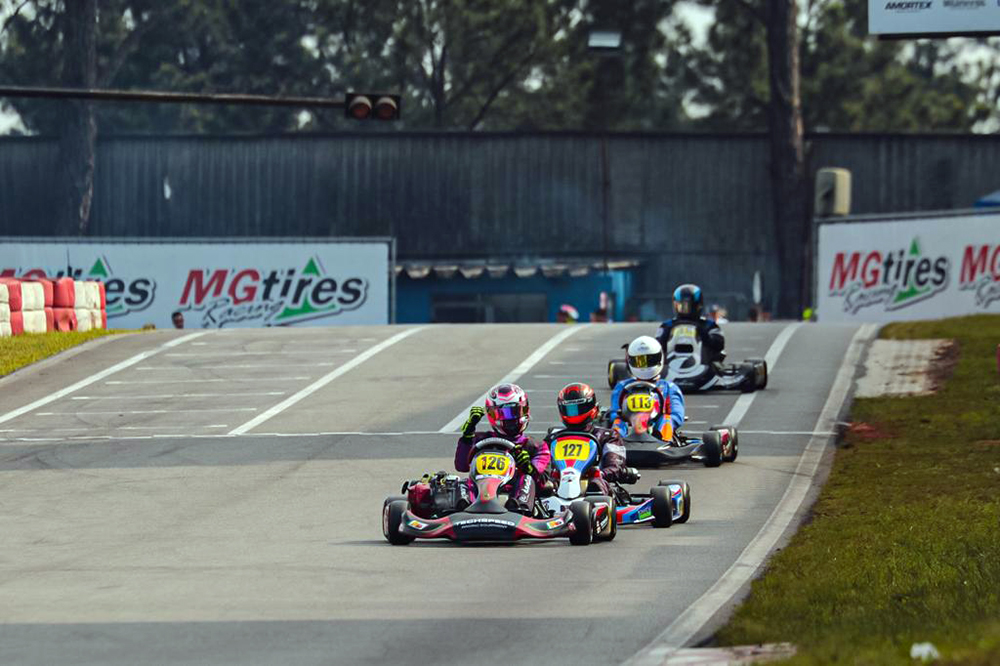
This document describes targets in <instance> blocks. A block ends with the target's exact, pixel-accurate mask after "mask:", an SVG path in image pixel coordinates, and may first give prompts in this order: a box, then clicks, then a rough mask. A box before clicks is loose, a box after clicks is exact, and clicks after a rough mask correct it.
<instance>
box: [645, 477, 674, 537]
mask: <svg viewBox="0 0 1000 666" xmlns="http://www.w3.org/2000/svg"><path fill="white" fill-rule="evenodd" d="M649 494H650V495H652V496H653V527H670V526H671V525H673V523H674V505H673V503H672V502H671V501H670V489H669V488H666V487H664V486H654V487H653V488H650V489H649Z"/></svg>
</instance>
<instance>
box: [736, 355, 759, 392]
mask: <svg viewBox="0 0 1000 666" xmlns="http://www.w3.org/2000/svg"><path fill="white" fill-rule="evenodd" d="M737 368H738V372H739V373H740V374H741V375H743V381H742V382H740V392H741V393H753V392H754V391H756V390H757V370H756V368H755V367H754V365H753V364H752V363H746V362H744V363H740V364H739V365H738V366H737Z"/></svg>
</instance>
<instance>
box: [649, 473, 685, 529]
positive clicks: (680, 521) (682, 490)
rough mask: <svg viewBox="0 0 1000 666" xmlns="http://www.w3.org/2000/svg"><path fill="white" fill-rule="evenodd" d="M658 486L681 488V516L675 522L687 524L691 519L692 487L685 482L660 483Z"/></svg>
mask: <svg viewBox="0 0 1000 666" xmlns="http://www.w3.org/2000/svg"><path fill="white" fill-rule="evenodd" d="M656 485H658V486H664V487H666V488H669V487H670V486H680V487H681V497H680V504H681V511H680V513H681V515H680V516H678V517H677V518H674V522H675V523H678V524H683V523H686V522H687V521H688V518H690V517H691V486H689V485H688V484H687V482H685V481H676V480H670V481H660V482H659V483H658V484H656Z"/></svg>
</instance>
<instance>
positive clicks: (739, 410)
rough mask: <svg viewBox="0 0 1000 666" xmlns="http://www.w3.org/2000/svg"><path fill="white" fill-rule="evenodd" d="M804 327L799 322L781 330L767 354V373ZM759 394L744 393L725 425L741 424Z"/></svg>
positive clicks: (730, 412) (731, 410) (723, 420)
mask: <svg viewBox="0 0 1000 666" xmlns="http://www.w3.org/2000/svg"><path fill="white" fill-rule="evenodd" d="M800 326H802V322H797V323H795V324H789V325H788V326H785V327H784V328H783V329H781V332H780V333H778V335H777V337H775V338H774V342H772V343H771V347H770V348H769V349H768V350H767V354H766V355H765V356H764V360H765V361H767V372H768V374H769V375H770V374H771V371H772V370H773V369H774V366H776V365H777V364H778V357H779V356H781V352H783V351H784V350H785V345H787V344H788V341H789V340H791V339H792V336H793V335H794V334H795V331H797V330H799V327H800ZM756 395H757V393H756V392H754V393H743V394H741V395H740V397H738V398H736V403H735V404H734V405H733V408H732V409H730V410H729V413H728V414H727V415H726V418H724V419H722V423H723V425H731V426H736V425H739V424H740V421H742V420H743V417H744V416H746V413H747V410H749V409H750V403H752V402H753V399H754V396H756Z"/></svg>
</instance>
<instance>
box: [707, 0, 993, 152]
mask: <svg viewBox="0 0 1000 666" xmlns="http://www.w3.org/2000/svg"><path fill="white" fill-rule="evenodd" d="M765 2H766V0H706V2H705V3H703V4H711V5H712V6H713V7H714V8H715V11H716V18H717V20H716V22H715V23H714V24H713V25H712V27H711V28H710V29H709V33H708V39H707V44H706V46H707V48H705V49H703V50H700V51H699V52H698V53H696V54H695V63H694V69H695V70H697V71H698V72H699V73H700V79H701V80H700V81H696V82H695V85H694V93H693V100H694V101H695V102H696V103H697V104H698V105H700V106H701V107H703V108H705V109H708V110H709V112H708V114H707V116H706V117H705V118H704V119H703V120H702V121H701V122H702V125H703V126H705V127H708V128H713V129H716V128H727V129H741V130H753V129H757V130H759V129H763V128H764V127H765V125H766V122H765V117H764V109H765V105H766V103H767V99H768V92H767V60H766V57H765V55H766V54H765V51H764V32H763V26H760V25H757V24H756V22H755V21H754V19H753V16H752V13H753V11H762V10H763V8H764V6H765ZM865 5H866V2H865V0H812V1H811V2H809V3H807V5H806V6H805V7H803V8H802V11H801V13H800V25H801V28H802V42H801V72H802V107H803V117H804V121H805V125H806V129H807V130H816V129H819V130H830V131H849V132H876V131H880V132H885V131H893V132H933V131H969V130H971V129H973V128H974V127H976V126H977V123H978V124H981V123H983V122H984V121H986V120H987V119H988V118H990V117H991V116H992V117H994V118H995V117H997V116H998V115H1000V114H998V110H997V105H996V102H995V101H994V102H993V103H992V104H991V103H990V100H989V99H988V93H987V92H986V89H985V86H986V84H987V83H988V79H986V78H984V77H982V76H979V75H978V74H977V72H978V71H980V70H978V69H977V66H980V65H977V63H976V62H973V61H970V60H969V59H968V58H967V57H966V55H967V48H968V46H969V43H970V42H969V41H968V40H919V41H913V40H907V41H879V40H877V39H876V38H874V37H871V36H869V35H868V34H867V24H866V16H867V11H866V7H865ZM992 56H993V60H994V61H995V60H996V58H995V56H996V52H995V50H994V51H993V53H992ZM989 60H990V58H989V57H988V56H984V58H983V61H984V62H988V61H989Z"/></svg>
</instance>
